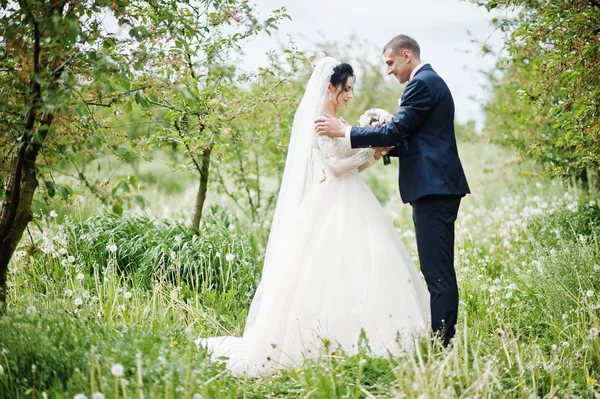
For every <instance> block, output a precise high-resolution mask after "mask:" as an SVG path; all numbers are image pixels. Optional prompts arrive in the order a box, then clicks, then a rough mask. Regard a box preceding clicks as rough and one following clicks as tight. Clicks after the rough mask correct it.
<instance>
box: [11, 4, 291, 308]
mask: <svg viewBox="0 0 600 399" xmlns="http://www.w3.org/2000/svg"><path fill="white" fill-rule="evenodd" d="M283 17H285V14H284V13H283V12H280V13H279V14H277V15H276V16H275V17H272V18H269V19H267V20H265V21H264V22H263V23H260V24H259V23H258V21H257V20H256V18H254V17H253V16H252V13H251V9H250V8H249V7H248V5H247V3H246V2H245V1H241V0H240V1H238V0H203V1H194V2H190V1H186V2H180V1H176V0H147V1H134V0H114V1H110V0H77V1H74V0H52V1H38V0H20V1H18V2H17V1H8V0H0V37H1V38H2V41H1V42H0V129H2V133H1V134H0V170H1V174H0V176H2V178H0V199H1V200H2V207H1V209H0V302H2V303H4V302H5V301H6V278H7V270H8V263H9V261H10V259H11V257H12V254H13V252H14V250H15V248H16V246H17V244H18V243H19V241H20V239H21V237H22V235H23V232H24V230H25V229H26V227H27V225H28V223H29V222H30V221H31V220H32V212H31V204H32V201H33V198H34V196H35V195H36V192H37V193H40V192H41V193H42V194H43V195H46V196H50V197H51V196H54V195H55V194H56V193H60V194H61V195H62V196H63V197H64V198H68V197H69V195H70V194H71V189H70V188H69V187H66V186H61V185H59V184H57V183H56V181H55V180H54V179H53V177H52V170H56V167H57V166H58V167H64V165H65V162H67V161H68V162H70V163H71V164H72V165H73V166H74V167H75V168H76V169H77V171H78V174H79V176H80V178H81V180H82V181H83V182H84V184H86V185H87V186H88V187H89V188H90V189H91V190H92V192H93V193H95V194H96V195H99V196H102V195H101V193H100V192H99V191H98V187H97V186H96V185H94V184H93V182H90V181H89V180H88V179H86V177H85V175H84V174H83V171H82V170H83V169H82V168H79V167H78V157H80V156H81V155H80V154H81V153H85V154H87V155H91V157H92V158H93V157H97V156H99V155H100V156H102V155H104V154H111V155H113V156H115V157H117V158H118V159H121V160H124V161H131V160H132V159H134V158H135V157H137V156H139V154H142V155H147V154H143V151H144V150H146V149H147V148H146V147H147V146H145V144H146V143H145V142H143V141H140V142H138V141H130V140H128V137H127V133H126V132H125V131H122V130H121V129H114V128H111V126H110V125H111V120H113V119H115V118H117V114H118V113H122V112H128V111H131V109H132V108H133V106H134V104H135V105H138V106H141V107H142V108H144V109H146V110H147V113H148V114H152V112H151V111H150V108H151V107H152V106H156V107H160V108H161V109H163V110H165V109H166V110H167V111H168V112H165V113H164V114H165V119H166V120H167V124H169V123H170V124H171V126H170V129H165V131H167V130H168V131H169V132H171V133H172V132H173V129H172V127H173V126H174V127H175V131H176V132H177V133H178V134H179V137H180V139H181V141H182V142H183V144H184V145H188V146H189V149H190V155H193V156H194V161H195V164H196V165H197V167H198V170H199V172H200V180H201V187H202V184H203V182H206V181H207V177H208V162H209V159H210V158H209V157H210V153H211V151H212V148H213V146H214V143H216V140H217V137H218V135H217V134H216V133H217V132H219V131H221V129H222V128H223V123H224V121H225V120H226V118H233V117H234V115H235V112H234V111H232V109H233V108H231V107H228V105H227V103H226V101H227V100H228V99H230V98H228V97H226V96H224V95H222V94H223V93H227V88H228V85H227V79H228V76H230V75H231V73H232V69H231V68H230V66H228V65H227V64H226V63H225V62H221V61H223V57H225V55H226V54H227V52H228V50H231V49H234V48H236V46H237V43H238V42H239V41H240V40H241V39H242V38H244V37H248V36H249V35H251V34H254V33H255V32H257V31H262V30H265V31H268V30H269V29H273V28H274V26H275V23H276V21H277V20H278V18H283ZM105 19H108V20H111V21H114V25H116V26H117V27H118V28H120V30H121V31H120V32H119V31H115V32H110V31H109V30H108V29H107V28H106V25H105V21H104V20H105ZM242 27H244V29H243V30H242ZM236 29H237V31H236ZM240 30H242V33H240ZM225 31H227V32H232V31H233V33H228V34H225V33H223V32H225ZM124 33H126V34H124ZM196 57H199V58H198V59H196ZM215 93H217V94H215ZM223 115H224V116H225V118H224V117H222V116H223ZM168 138H169V139H173V135H170V136H168ZM196 143H197V144H196ZM196 149H201V151H200V157H199V159H197V158H196V154H195V152H192V150H196ZM4 176H7V177H6V178H5V177H4ZM40 181H44V182H45V183H44V184H43V185H42V186H41V187H38V186H39V182H40ZM135 185H136V181H135V178H134V177H132V178H130V179H127V180H119V181H117V182H116V186H115V187H114V188H113V189H112V191H111V193H116V194H118V191H119V190H121V189H128V188H129V186H135ZM204 188H205V187H204ZM200 191H202V190H200ZM200 191H199V198H200V197H201V194H205V191H204V193H201V192H200ZM103 199H104V201H106V202H107V203H110V204H112V206H113V209H114V210H115V211H116V212H120V211H122V205H121V203H120V200H119V199H118V198H116V199H115V198H112V197H110V198H109V197H106V196H103ZM200 199H201V198H200ZM201 202H203V201H201Z"/></svg>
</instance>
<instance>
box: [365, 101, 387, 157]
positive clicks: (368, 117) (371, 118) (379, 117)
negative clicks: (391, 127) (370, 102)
mask: <svg viewBox="0 0 600 399" xmlns="http://www.w3.org/2000/svg"><path fill="white" fill-rule="evenodd" d="M391 120H392V114H390V113H389V112H387V111H386V110H385V109H381V108H371V109H368V110H366V111H365V112H364V113H363V114H362V115H361V116H360V118H358V126H360V127H367V126H372V127H379V126H384V125H385V124H386V123H388V122H389V121H391ZM382 155H383V164H384V165H389V164H390V163H391V161H390V156H389V154H388V153H387V151H384V152H383V153H382Z"/></svg>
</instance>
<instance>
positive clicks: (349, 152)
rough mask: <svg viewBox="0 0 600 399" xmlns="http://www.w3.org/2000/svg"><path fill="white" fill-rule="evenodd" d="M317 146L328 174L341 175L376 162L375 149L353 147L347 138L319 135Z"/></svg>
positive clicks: (316, 141)
mask: <svg viewBox="0 0 600 399" xmlns="http://www.w3.org/2000/svg"><path fill="white" fill-rule="evenodd" d="M315 148H316V149H317V150H318V151H317V152H318V153H319V154H320V157H321V161H322V162H323V165H324V166H325V169H326V172H327V175H333V176H335V177H340V176H343V175H345V174H347V173H357V172H358V168H359V167H361V166H363V165H364V167H369V166H371V165H373V164H374V163H375V158H374V157H373V156H374V154H375V150H373V149H372V148H361V149H353V148H351V147H350V143H349V142H348V140H346V139H345V138H331V137H328V136H324V135H317V136H316V138H315Z"/></svg>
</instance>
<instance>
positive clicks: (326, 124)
mask: <svg viewBox="0 0 600 399" xmlns="http://www.w3.org/2000/svg"><path fill="white" fill-rule="evenodd" d="M315 125H316V127H317V133H319V134H324V135H325V136H329V137H345V136H346V127H345V126H344V124H343V123H342V122H340V121H339V120H337V119H336V118H334V117H332V116H330V115H328V114H323V116H321V117H320V118H319V119H317V120H316V121H315Z"/></svg>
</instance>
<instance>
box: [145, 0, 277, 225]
mask: <svg viewBox="0 0 600 399" xmlns="http://www.w3.org/2000/svg"><path fill="white" fill-rule="evenodd" d="M207 11H209V12H207ZM158 12H159V13H160V11H158ZM195 14H196V15H195V18H192V19H190V18H185V15H184V16H182V17H171V16H169V15H173V14H169V15H168V16H167V17H159V18H158V19H159V20H163V21H165V23H164V24H163V25H161V26H160V27H159V28H158V29H159V31H161V32H162V33H163V34H165V35H168V36H169V37H170V40H171V42H172V45H171V46H168V47H167V48H165V49H164V50H163V51H164V52H165V54H164V57H163V56H161V57H158V59H160V60H167V59H168V61H167V62H164V61H163V62H161V64H160V65H156V67H155V68H152V69H151V70H149V71H148V73H155V72H156V71H157V70H159V71H160V74H159V76H158V82H157V84H156V85H154V86H153V87H151V88H148V89H146V90H145V91H144V95H143V96H142V97H141V98H140V99H139V103H140V104H141V105H142V106H144V107H145V108H148V109H149V108H151V107H156V112H163V118H162V119H163V123H162V124H160V128H159V129H158V131H157V132H156V134H154V135H152V137H149V138H148V139H147V140H142V141H140V145H141V147H142V148H144V149H149V150H150V149H153V148H157V147H160V146H164V145H165V144H169V145H170V144H173V143H176V144H178V145H181V146H183V147H184V148H185V153H186V155H187V157H188V158H189V159H190V164H191V170H193V171H195V173H196V174H197V177H198V191H197V194H196V202H195V206H194V212H193V217H192V223H191V224H192V226H193V227H194V228H196V229H199V226H200V221H201V218H202V210H203V207H204V202H205V200H206V193H207V190H208V183H209V177H210V165H211V157H212V156H213V152H214V150H215V148H217V147H218V145H219V144H221V143H226V142H227V141H228V140H231V139H232V137H231V135H232V131H233V130H232V127H231V125H232V124H233V123H234V121H235V120H237V119H240V118H243V117H244V115H247V114H249V113H252V112H253V111H254V108H253V107H252V106H251V105H252V104H256V103H258V102H261V101H264V100H265V99H259V98H258V97H257V94H253V93H252V92H245V93H243V94H244V95H242V96H240V93H241V92H240V90H239V86H241V85H244V84H248V81H249V80H251V78H250V77H248V76H247V75H241V76H240V74H239V73H238V71H237V70H236V67H235V61H236V56H237V55H238V54H239V53H240V52H241V44H242V43H243V42H244V41H245V40H247V39H249V38H250V37H252V36H254V35H257V34H259V33H261V32H265V33H270V32H271V31H272V30H273V29H275V28H276V25H277V23H278V22H279V21H280V20H281V19H283V18H289V16H288V15H287V14H285V10H284V9H281V10H276V11H274V12H273V14H272V16H271V17H269V18H267V19H266V20H264V21H261V22H259V21H258V20H257V19H256V17H255V16H254V15H253V12H252V9H251V8H250V7H249V6H248V4H247V2H245V1H237V0H229V1H221V2H219V5H218V13H217V12H216V9H215V10H210V9H209V8H207V9H206V10H204V11H202V10H196V11H195ZM153 19H155V17H153V16H147V20H146V21H144V23H150V22H151V21H152V20H153ZM163 29H164V32H163V31H162V30H163ZM209 33H210V34H209ZM169 58H170V59H169ZM268 72H269V73H272V72H271V71H268ZM257 98H258V100H257Z"/></svg>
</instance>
